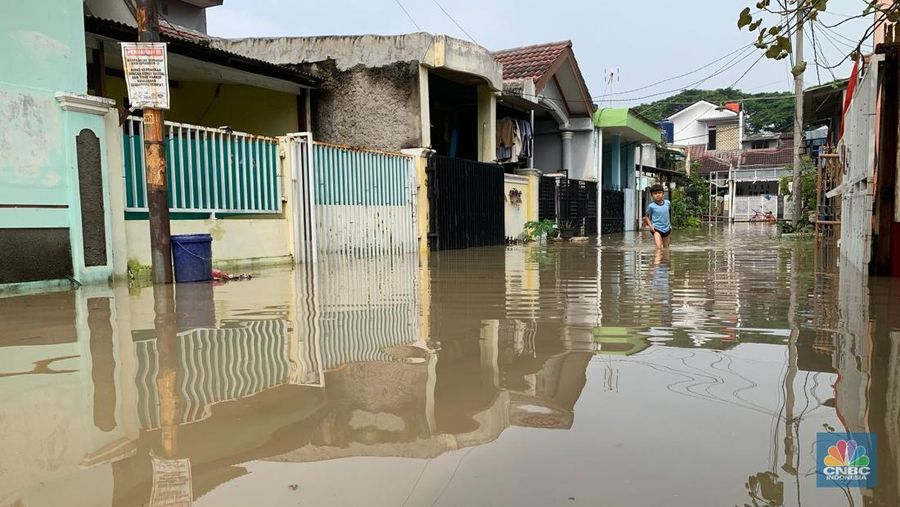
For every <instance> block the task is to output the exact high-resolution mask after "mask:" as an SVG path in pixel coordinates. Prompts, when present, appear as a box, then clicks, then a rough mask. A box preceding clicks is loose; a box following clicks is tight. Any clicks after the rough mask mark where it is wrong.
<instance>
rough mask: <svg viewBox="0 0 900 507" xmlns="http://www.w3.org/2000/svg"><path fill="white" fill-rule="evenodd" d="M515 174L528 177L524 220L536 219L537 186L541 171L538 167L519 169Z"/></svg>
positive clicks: (532, 220) (531, 220)
mask: <svg viewBox="0 0 900 507" xmlns="http://www.w3.org/2000/svg"><path fill="white" fill-rule="evenodd" d="M516 174H518V175H520V176H525V177H526V178H528V195H527V196H525V197H526V201H525V220H526V221H527V222H537V221H538V193H539V190H538V187H539V185H540V182H541V171H540V170H538V169H519V170H517V171H516Z"/></svg>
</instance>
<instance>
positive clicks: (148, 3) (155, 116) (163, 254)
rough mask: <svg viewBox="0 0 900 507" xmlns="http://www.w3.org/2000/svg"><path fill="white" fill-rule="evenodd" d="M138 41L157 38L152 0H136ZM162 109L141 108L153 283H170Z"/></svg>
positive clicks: (167, 195) (167, 197) (170, 246)
mask: <svg viewBox="0 0 900 507" xmlns="http://www.w3.org/2000/svg"><path fill="white" fill-rule="evenodd" d="M137 24H138V42H159V14H158V13H157V10H156V0H137ZM163 131H164V118H163V111H162V109H151V108H145V109H144V160H146V161H147V175H146V178H147V207H148V208H149V210H150V258H151V261H152V268H153V283H172V244H171V238H170V235H171V231H170V228H169V190H168V188H167V186H166V185H167V184H166V152H165V146H164V144H163V142H164V140H163Z"/></svg>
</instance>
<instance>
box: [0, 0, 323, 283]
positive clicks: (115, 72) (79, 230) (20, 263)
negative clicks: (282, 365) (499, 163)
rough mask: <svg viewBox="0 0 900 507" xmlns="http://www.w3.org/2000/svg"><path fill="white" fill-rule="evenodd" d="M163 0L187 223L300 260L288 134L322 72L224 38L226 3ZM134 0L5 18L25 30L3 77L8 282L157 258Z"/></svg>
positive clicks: (236, 258)
mask: <svg viewBox="0 0 900 507" xmlns="http://www.w3.org/2000/svg"><path fill="white" fill-rule="evenodd" d="M163 3H164V4H165V5H168V8H169V9H170V10H169V15H166V14H163V22H162V26H161V32H162V33H161V39H162V41H163V42H165V43H167V47H168V64H169V78H170V82H169V87H170V95H171V107H170V109H169V110H168V111H166V115H165V116H166V120H167V121H166V125H165V142H166V151H167V159H168V160H167V162H168V174H169V175H170V179H169V204H170V209H171V211H172V214H171V218H172V226H171V228H172V232H173V234H184V233H197V232H216V235H217V236H218V237H219V238H220V240H218V241H217V242H216V243H217V244H216V246H214V251H213V255H214V260H216V261H217V262H219V261H221V262H234V263H237V264H240V263H242V262H245V261H246V262H250V260H251V259H252V262H253V263H282V262H290V261H291V259H292V256H293V254H294V252H293V250H292V248H291V240H290V236H291V232H290V231H291V226H290V222H291V220H292V217H291V216H290V209H289V206H285V197H284V196H287V195H289V188H286V187H285V186H284V185H285V180H284V178H282V175H283V174H285V171H282V170H281V167H280V160H279V157H278V151H279V148H278V141H277V140H276V139H275V137H274V136H282V135H284V134H286V133H289V132H297V131H302V130H307V129H308V125H309V107H308V105H309V103H310V98H311V93H310V89H311V88H313V87H315V86H316V85H317V83H318V80H317V79H315V78H313V77H312V76H310V75H309V74H306V73H304V72H302V71H301V70H298V69H292V68H288V67H285V66H279V65H274V64H271V63H268V62H264V61H260V60H253V59H251V58H247V57H244V56H242V55H238V54H234V53H229V52H226V51H223V50H220V49H215V48H212V47H210V45H209V37H208V36H207V35H206V34H204V33H203V32H202V30H203V29H205V15H204V11H203V8H204V7H205V6H209V5H214V4H221V2H203V1H183V2H182V1H176V0H170V1H168V2H163ZM130 7H133V6H132V5H131V3H130V2H112V1H106V2H104V1H99V0H98V1H93V0H91V1H88V2H85V3H82V2H75V1H70V2H67V5H66V7H65V8H62V9H57V10H54V11H53V15H52V16H50V18H46V16H45V14H44V13H42V12H41V11H40V9H37V8H33V7H28V8H24V7H23V8H22V9H19V10H17V11H16V13H15V15H14V16H7V17H6V18H5V20H9V21H8V24H0V33H3V34H4V36H9V38H10V40H16V44H13V45H11V46H8V47H7V46H4V50H3V51H0V63H2V65H3V67H4V68H9V69H14V70H15V71H14V72H10V73H6V74H4V77H3V82H2V84H0V97H2V98H0V118H2V120H3V122H4V125H7V126H9V127H10V128H9V129H8V130H5V131H4V132H3V134H0V152H2V161H0V183H2V184H0V188H2V189H3V190H2V191H0V247H2V248H3V251H4V252H5V254H4V256H3V260H2V263H0V288H3V289H9V288H28V287H35V288H44V287H48V286H53V285H61V284H65V285H68V284H69V283H70V281H71V283H75V284H77V283H95V282H105V281H107V280H108V279H109V278H110V277H112V276H119V277H125V276H126V274H127V271H128V269H129V265H130V266H131V267H132V268H136V269H140V268H141V266H146V265H148V264H150V249H149V244H150V241H149V225H148V223H147V200H146V187H145V185H146V183H145V168H144V160H143V123H142V118H141V117H140V111H132V110H131V109H130V107H129V104H128V100H127V90H126V87H125V80H124V72H123V65H122V59H121V49H120V46H119V43H120V42H125V41H135V40H136V39H137V30H136V27H135V24H136V23H135V22H134V17H133V11H132V10H131V9H130ZM107 16H108V17H110V18H114V19H108V18H107ZM173 19H176V20H180V21H183V22H185V23H187V24H188V25H189V26H188V27H183V26H180V25H177V24H175V23H174V22H173V21H172V20H173ZM35 37H38V38H39V39H40V40H53V41H56V42H55V43H54V44H53V45H49V44H36V43H34V40H33V39H34V38H35ZM63 47H65V50H63ZM35 62H41V63H40V65H35ZM287 174H290V172H289V171H288V172H287ZM220 233H222V234H220ZM23 284H24V285H23Z"/></svg>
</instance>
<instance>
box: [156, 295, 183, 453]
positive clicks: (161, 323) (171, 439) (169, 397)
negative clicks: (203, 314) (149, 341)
mask: <svg viewBox="0 0 900 507" xmlns="http://www.w3.org/2000/svg"><path fill="white" fill-rule="evenodd" d="M174 292H175V291H174V287H173V286H172V285H155V286H154V287H153V300H154V311H155V313H156V318H155V320H154V321H153V324H154V327H155V328H156V350H157V354H158V361H159V372H158V373H157V374H156V392H157V395H158V396H159V425H160V438H161V440H162V451H163V456H164V457H165V458H174V457H176V455H177V454H178V423H179V417H178V415H179V414H180V412H181V400H180V399H179V396H178V341H177V339H178V337H177V323H176V322H175V298H174Z"/></svg>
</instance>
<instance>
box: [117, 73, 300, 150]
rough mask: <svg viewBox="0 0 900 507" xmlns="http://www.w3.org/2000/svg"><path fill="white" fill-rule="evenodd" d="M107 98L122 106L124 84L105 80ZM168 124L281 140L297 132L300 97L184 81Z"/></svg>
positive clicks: (175, 95) (173, 101)
mask: <svg viewBox="0 0 900 507" xmlns="http://www.w3.org/2000/svg"><path fill="white" fill-rule="evenodd" d="M106 94H107V96H109V97H110V98H112V99H115V100H116V104H117V105H119V106H121V105H122V104H123V102H124V99H125V97H127V96H128V91H127V89H126V87H125V80H124V79H122V78H119V77H113V76H107V77H106ZM170 94H171V109H169V110H168V111H166V120H167V121H174V122H179V123H190V124H192V125H202V126H204V127H221V126H225V125H227V126H229V127H231V128H233V129H234V130H237V131H240V132H249V133H251V134H257V135H263V136H273V137H274V136H280V135H284V134H287V133H289V132H297V131H298V130H300V129H299V126H300V119H299V117H298V113H297V100H298V99H297V95H294V94H290V93H284V92H277V91H272V90H266V89H265V88H258V87H255V86H245V85H236V84H223V85H221V86H218V85H216V84H215V83H198V82H189V81H181V82H179V83H178V86H177V87H172V88H171V89H170Z"/></svg>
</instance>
